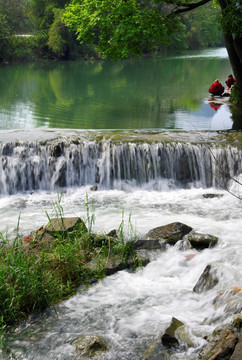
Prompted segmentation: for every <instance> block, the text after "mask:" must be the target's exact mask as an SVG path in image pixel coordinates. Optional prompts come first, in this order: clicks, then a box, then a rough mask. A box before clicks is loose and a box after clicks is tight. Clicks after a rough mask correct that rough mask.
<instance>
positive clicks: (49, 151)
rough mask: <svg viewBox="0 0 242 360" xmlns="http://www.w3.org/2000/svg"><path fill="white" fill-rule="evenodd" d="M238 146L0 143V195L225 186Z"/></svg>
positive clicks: (237, 165)
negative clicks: (165, 184)
mask: <svg viewBox="0 0 242 360" xmlns="http://www.w3.org/2000/svg"><path fill="white" fill-rule="evenodd" d="M241 155H242V154H241V150H238V149H236V148H232V147H215V146H212V145H209V146H207V145H206V144H197V145H193V144H189V143H176V142H170V143H162V142H160V143H152V144H148V143H112V142H111V141H110V140H103V141H101V142H96V141H83V142H81V141H80V142H79V141H76V142H75V143H68V144H67V143H64V142H59V143H56V142H53V143H51V142H50V143H46V144H42V143H38V142H23V143H14V142H13V143H6V144H0V194H2V195H8V194H10V195H11V194H15V193H18V192H25V191H35V190H47V191H48V190H50V191H53V190H56V189H59V188H65V187H80V186H84V185H94V184H97V185H98V186H99V187H101V188H106V189H113V188H117V187H118V186H119V185H118V184H120V183H122V182H130V183H132V184H133V183H134V184H135V185H136V186H140V187H142V186H144V185H147V184H149V183H152V182H159V181H161V180H171V181H172V182H173V183H174V184H175V186H177V187H189V186H195V187H198V186H202V187H205V188H206V187H211V186H214V187H218V188H219V187H223V188H224V187H226V184H227V182H228V179H229V176H236V175H237V174H239V173H240V172H241V170H242V165H241V161H240V159H241Z"/></svg>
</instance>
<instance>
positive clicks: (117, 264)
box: [86, 256, 150, 276]
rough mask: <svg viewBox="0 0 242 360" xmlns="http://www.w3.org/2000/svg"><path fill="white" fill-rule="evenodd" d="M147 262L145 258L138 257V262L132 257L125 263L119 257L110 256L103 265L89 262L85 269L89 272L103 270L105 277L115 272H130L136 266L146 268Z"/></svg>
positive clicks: (92, 261) (93, 261)
mask: <svg viewBox="0 0 242 360" xmlns="http://www.w3.org/2000/svg"><path fill="white" fill-rule="evenodd" d="M149 262H150V260H149V259H148V258H146V257H139V259H138V260H137V259H136V258H134V257H132V258H130V259H128V260H127V261H125V260H123V259H121V258H120V256H110V257H109V258H108V259H107V260H106V262H105V263H102V264H99V263H98V262H96V261H95V260H91V261H89V263H87V265H86V267H87V269H88V270H91V271H96V270H99V271H100V270H103V271H104V273H105V274H106V276H109V275H113V274H115V273H116V272H117V271H121V270H126V269H128V270H132V269H134V268H137V267H138V266H146V265H147V264H148V263H149ZM100 266H101V268H100Z"/></svg>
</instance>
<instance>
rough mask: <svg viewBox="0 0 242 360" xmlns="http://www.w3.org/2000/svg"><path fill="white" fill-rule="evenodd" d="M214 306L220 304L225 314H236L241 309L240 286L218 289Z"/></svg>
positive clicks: (241, 289)
mask: <svg viewBox="0 0 242 360" xmlns="http://www.w3.org/2000/svg"><path fill="white" fill-rule="evenodd" d="M213 304H214V307H215V308H216V309H217V308H218V307H220V306H222V307H223V308H224V311H225V313H226V314H230V315H233V314H238V313H240V312H241V309H242V287H238V286H237V287H233V288H230V289H227V290H224V291H220V292H219V293H218V294H217V296H216V298H215V299H214V302H213Z"/></svg>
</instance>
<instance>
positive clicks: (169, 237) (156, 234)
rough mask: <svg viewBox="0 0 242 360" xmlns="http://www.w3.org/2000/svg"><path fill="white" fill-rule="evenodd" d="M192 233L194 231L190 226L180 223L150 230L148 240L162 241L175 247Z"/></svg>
mask: <svg viewBox="0 0 242 360" xmlns="http://www.w3.org/2000/svg"><path fill="white" fill-rule="evenodd" d="M190 231H192V228H191V227H190V226H187V225H185V224H182V223H180V222H174V223H171V224H168V225H164V226H159V227H157V228H154V229H152V230H150V231H149V232H148V234H147V235H146V236H147V239H148V240H161V241H165V242H167V243H168V244H170V245H174V244H175V243H176V242H177V241H179V240H181V239H182V238H183V236H185V235H187V234H188V233H189V232H190Z"/></svg>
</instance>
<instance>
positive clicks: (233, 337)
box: [198, 325, 241, 360]
mask: <svg viewBox="0 0 242 360" xmlns="http://www.w3.org/2000/svg"><path fill="white" fill-rule="evenodd" d="M238 339H239V333H238V330H237V329H236V328H234V327H232V326H230V325H224V326H222V327H218V328H216V329H215V330H214V331H213V333H212V335H211V336H210V337H209V339H208V343H207V345H206V346H205V347H204V348H203V349H202V350H201V351H200V353H199V357H198V359H199V360H229V359H230V358H231V355H232V354H233V352H234V349H235V346H236V344H237V342H238ZM240 359H241V358H240ZM236 360H237V359H236ZM238 360H239V359H238Z"/></svg>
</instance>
